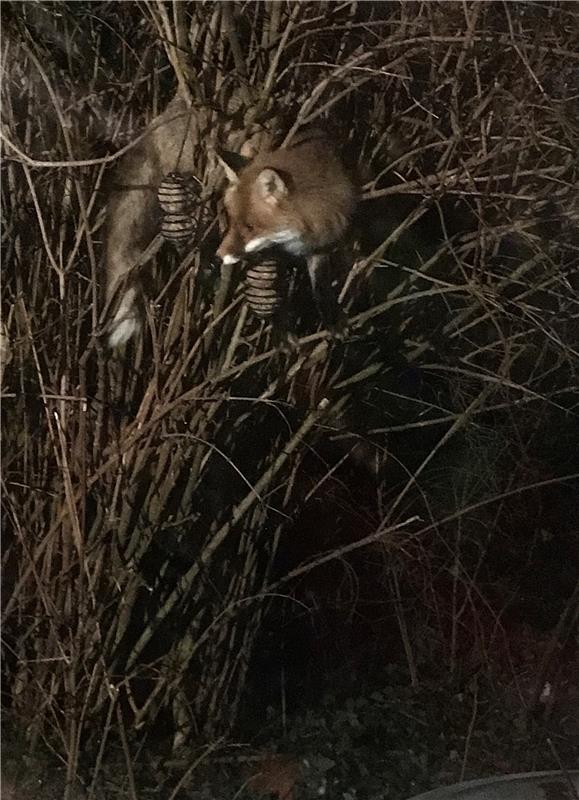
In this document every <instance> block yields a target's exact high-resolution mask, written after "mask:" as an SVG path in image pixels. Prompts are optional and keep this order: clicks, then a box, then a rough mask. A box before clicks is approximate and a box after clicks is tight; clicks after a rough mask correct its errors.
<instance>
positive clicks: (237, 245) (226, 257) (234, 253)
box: [217, 228, 245, 264]
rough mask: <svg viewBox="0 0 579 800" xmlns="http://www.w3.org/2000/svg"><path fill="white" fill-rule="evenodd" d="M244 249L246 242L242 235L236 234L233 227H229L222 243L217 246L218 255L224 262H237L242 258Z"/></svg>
mask: <svg viewBox="0 0 579 800" xmlns="http://www.w3.org/2000/svg"><path fill="white" fill-rule="evenodd" d="M244 251H245V248H244V242H243V241H242V239H241V237H240V236H238V235H236V232H235V230H234V229H233V228H229V230H228V231H227V232H226V233H225V236H224V237H223V240H222V242H221V244H220V245H219V247H218V248H217V256H218V257H219V258H220V259H221V260H222V261H223V263H224V264H235V263H236V262H237V261H240V260H241V258H242V256H243V253H244Z"/></svg>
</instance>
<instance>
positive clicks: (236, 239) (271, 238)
mask: <svg viewBox="0 0 579 800" xmlns="http://www.w3.org/2000/svg"><path fill="white" fill-rule="evenodd" d="M219 158H220V161H221V163H222V165H223V167H224V168H225V173H226V175H227V179H228V181H229V187H228V188H227V190H226V192H225V197H224V203H225V209H226V211H227V217H228V224H229V228H228V230H227V232H226V233H225V236H224V238H223V241H222V242H221V245H220V246H219V249H218V250H217V255H218V256H219V257H220V258H221V259H222V260H223V262H224V263H225V264H234V263H235V262H237V261H239V260H240V259H241V258H242V257H243V256H244V255H246V254H250V253H256V252H258V251H259V250H264V249H266V248H268V247H273V246H275V245H278V246H280V247H282V248H283V249H284V250H285V251H286V252H288V253H290V254H291V255H294V256H300V255H306V254H307V252H308V249H309V248H308V243H307V241H306V237H305V232H304V230H303V225H302V224H301V222H300V219H299V215H296V213H295V212H296V209H295V207H294V204H293V203H292V196H291V195H292V191H293V186H292V183H293V181H292V177H291V175H290V174H289V173H284V170H283V169H281V168H273V167H269V166H265V165H264V164H263V163H262V162H263V158H261V159H260V158H259V157H258V158H256V159H255V160H251V159H249V158H247V157H245V156H241V155H238V154H237V153H229V152H223V151H222V152H220V153H219Z"/></svg>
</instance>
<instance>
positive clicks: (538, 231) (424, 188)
mask: <svg viewBox="0 0 579 800" xmlns="http://www.w3.org/2000/svg"><path fill="white" fill-rule="evenodd" d="M4 6H6V8H4ZM575 13H576V9H574V8H573V7H572V6H571V5H567V4H565V3H560V4H559V3H549V4H540V3H520V4H497V3H490V2H482V3H472V4H470V5H465V4H454V3H452V4H451V3H438V2H429V3H426V2H416V3H401V4H399V5H387V4H373V3H355V2H353V3H342V4H339V3H293V4H291V3H290V4H285V3H275V2H272V3H238V4H235V5H232V4H229V3H216V4H200V3H191V4H185V3H177V4H174V5H172V6H170V5H166V4H164V3H161V2H147V3H144V4H142V5H141V4H139V5H136V4H135V5H133V4H113V5H112V6H108V5H107V4H99V3H97V4H83V3H79V4H77V5H75V7H74V8H72V7H71V6H66V8H65V9H63V10H62V11H61V12H58V13H57V12H56V10H55V7H52V6H50V5H48V4H46V5H44V4H40V5H39V4H3V14H4V16H5V31H6V34H5V37H4V39H5V40H4V52H3V60H4V64H5V65H6V74H5V80H4V83H3V92H4V102H3V127H2V140H3V144H4V164H3V173H4V180H3V186H2V195H3V204H4V227H3V245H4V252H3V255H4V276H3V289H2V312H3V320H4V323H5V324H6V329H7V332H8V336H9V339H10V343H11V351H12V361H11V363H10V364H8V365H7V368H6V372H5V374H4V385H3V435H4V455H3V503H4V527H5V534H4V537H5V550H4V561H3V565H4V569H5V573H6V576H7V585H6V588H5V590H4V619H5V622H4V631H5V648H6V664H7V671H8V674H9V676H10V679H9V683H8V686H7V687H6V688H7V691H8V692H9V693H10V696H11V702H12V707H13V710H14V712H15V713H16V715H17V716H18V717H19V719H20V720H21V721H22V722H23V723H24V724H25V726H26V727H27V728H28V731H29V733H30V735H31V737H32V738H34V737H36V736H42V737H48V738H50V739H51V740H52V741H53V742H57V743H58V744H57V747H58V748H59V751H60V752H61V753H66V754H67V758H68V769H69V772H70V775H73V774H74V772H75V770H76V767H77V760H78V758H79V754H80V752H81V748H82V747H84V745H85V744H86V741H87V737H89V735H90V732H91V730H92V731H94V729H95V727H94V726H95V725H97V726H98V729H99V737H98V738H99V740H100V744H99V746H98V747H97V748H96V751H97V761H96V765H97V772H98V766H99V764H100V761H99V759H100V758H102V754H103V752H104V749H105V747H106V742H107V737H108V736H109V734H110V733H111V731H113V730H116V731H117V732H119V731H120V732H121V741H123V742H124V741H125V738H124V734H123V733H122V731H123V730H124V726H125V725H127V724H130V725H131V726H132V727H136V728H137V729H140V728H142V729H144V730H148V729H149V728H150V727H151V726H152V725H153V724H154V722H155V720H157V719H158V718H159V716H160V715H162V714H164V713H166V712H167V711H170V712H171V714H172V720H173V722H172V725H173V731H174V739H175V743H179V742H181V741H183V740H184V738H185V737H186V736H188V735H189V734H190V733H191V731H193V732H199V731H202V730H204V731H210V732H216V731H226V730H228V729H229V728H230V726H231V725H232V724H233V722H234V721H235V718H236V714H237V711H238V706H239V700H240V697H241V693H242V690H243V687H244V682H245V679H246V674H247V668H248V663H249V659H250V656H251V653H252V649H253V646H254V642H255V637H256V635H257V633H258V631H259V628H260V623H261V620H262V616H263V613H264V610H265V608H266V604H267V602H268V598H269V597H270V596H272V595H274V594H275V593H276V592H280V591H283V590H284V587H285V586H287V584H288V582H289V580H287V581H284V580H282V582H281V584H280V583H278V582H277V579H276V578H274V577H273V576H272V564H273V563H274V560H275V556H276V553H277V551H278V549H279V547H280V543H281V542H283V536H284V532H285V531H287V530H288V529H289V528H290V526H291V523H292V519H293V518H295V516H296V515H297V514H298V512H299V511H300V509H301V508H302V507H303V504H304V503H305V502H309V500H310V499H311V497H310V495H311V494H312V492H310V495H307V494H306V492H305V491H304V488H303V481H301V480H300V476H301V465H302V463H303V460H304V458H305V457H306V456H307V455H308V454H309V453H310V452H311V451H312V450H315V449H317V448H319V447H321V445H322V443H324V442H326V441H328V438H329V437H330V436H333V435H335V434H336V431H337V430H339V431H341V432H342V433H343V432H344V431H350V432H353V433H355V434H356V435H357V436H358V437H361V439H362V440H363V441H368V440H370V441H371V442H372V443H373V446H374V447H375V450H376V452H379V453H380V452H382V453H385V454H386V455H385V456H383V457H381V459H380V464H379V467H380V469H379V471H378V472H379V475H378V477H377V478H376V480H377V490H376V497H377V498H379V502H377V501H376V502H375V504H374V505H373V512H372V513H373V514H374V520H375V525H374V527H373V529H372V530H370V531H369V532H366V534H365V536H364V539H363V540H361V541H360V540H356V539H355V537H354V541H350V542H349V544H348V545H347V546H342V547H341V549H340V550H339V553H333V554H330V555H328V556H327V557H328V558H330V557H337V556H338V555H340V556H342V555H344V553H347V552H349V551H350V550H351V549H353V548H358V547H361V546H362V545H363V544H371V543H372V542H376V541H380V542H382V544H383V546H384V547H385V548H386V552H387V553H388V554H390V555H392V554H394V553H396V554H397V558H399V559H400V563H407V562H406V561H405V554H408V553H413V558H414V559H415V564H416V565H417V566H416V568H418V565H420V569H422V570H423V576H426V577H425V579H424V581H423V583H422V587H423V589H424V591H426V590H427V589H428V587H431V588H432V586H433V585H434V579H433V574H434V573H433V568H432V562H429V557H430V556H429V553H430V552H431V551H430V550H429V546H430V545H429V546H427V542H429V541H430V540H431V535H432V533H433V531H438V532H440V536H441V537H442V540H443V541H444V547H445V548H446V549H447V550H448V552H449V553H450V554H451V556H450V561H452V560H453V556H452V554H454V570H455V571H454V573H452V574H454V576H455V578H456V580H457V581H458V582H459V583H460V584H461V585H462V586H463V587H464V586H467V595H468V593H469V592H470V591H471V588H472V586H474V585H476V578H477V563H478V562H477V560H476V558H474V559H472V560H471V561H469V566H468V570H467V567H464V569H463V566H462V555H463V551H462V549H461V543H460V541H459V540H460V536H461V530H462V528H461V525H463V524H464V522H465V521H466V520H471V521H472V519H474V520H475V522H477V521H478V522H481V520H483V518H484V521H483V522H481V524H482V525H483V526H488V529H489V530H492V529H493V524H494V521H493V514H494V513H495V512H494V510H495V509H496V508H497V504H499V503H501V502H502V500H503V499H504V498H506V497H508V496H511V495H515V494H516V495H521V493H527V494H531V493H532V492H534V491H535V490H536V488H537V487H539V486H542V485H543V484H546V483H550V484H553V485H558V484H560V483H562V482H564V481H565V480H570V479H571V478H572V477H573V475H572V474H571V473H573V472H574V470H573V469H572V468H570V469H563V470H560V471H558V472H557V471H555V472H553V474H550V475H549V476H548V477H545V476H544V475H535V476H534V477H532V479H529V477H528V474H527V476H524V475H519V476H518V477H517V480H516V482H515V483H514V484H509V480H508V476H507V472H506V470H505V469H504V468H502V469H501V471H500V472H498V473H497V472H495V470H494V467H493V464H492V458H493V453H496V449H497V440H496V437H494V439H493V444H492V447H491V448H489V447H488V446H487V444H483V445H482V448H483V455H482V457H480V458H479V455H477V450H476V447H480V446H481V442H483V440H484V436H485V431H487V432H488V431H490V430H492V429H493V428H494V429H495V431H501V433H500V436H501V437H503V439H502V441H505V447H507V446H508V444H507V443H508V439H509V437H511V438H513V439H516V440H517V441H518V442H519V444H521V448H522V450H523V451H524V450H525V442H528V441H529V440H530V439H531V438H532V428H533V424H534V422H533V420H536V424H537V425H539V426H540V425H542V424H543V423H542V419H543V418H546V417H547V416H548V415H549V414H551V415H552V416H557V415H559V416H561V415H565V414H567V415H568V416H567V417H566V419H567V421H568V422H569V425H571V422H572V421H573V424H574V425H575V426H576V424H577V423H576V416H574V411H573V407H574V405H575V399H574V390H573V388H572V387H573V386H576V378H577V375H576V364H577V355H578V354H577V337H576V331H577V310H578V308H577V296H576V291H577V273H576V264H577V254H578V247H579V235H578V231H579V228H578V226H579V218H578V213H577V195H576V186H577V177H578V176H577V158H576V152H577V133H578V125H579V114H578V111H577V100H578V95H579V77H578V75H579V62H578V60H577V53H576V34H575V33H574V31H575V30H576V29H575V28H574V26H575V25H576V22H577V20H576V18H575V17H574V15H575ZM175 83H177V85H178V86H179V88H180V90H181V91H182V92H183V94H184V95H185V96H189V97H190V98H193V99H194V100H195V101H196V102H201V103H205V104H207V105H209V106H211V104H213V103H217V104H219V103H224V102H225V99H224V98H226V97H227V96H228V94H229V93H230V92H231V91H232V90H233V89H235V90H237V91H239V90H241V91H242V93H243V96H244V102H243V105H242V110H243V113H240V115H239V117H235V118H234V119H232V120H231V129H232V133H231V136H232V137H233V138H235V136H238V141H239V142H241V141H242V140H243V135H244V131H246V130H247V127H248V126H249V125H250V124H252V123H254V122H255V121H256V120H257V121H261V122H263V123H264V124H267V125H270V126H271V125H273V126H274V127H277V128H278V129H279V130H282V131H283V132H285V133H289V132H291V130H294V129H295V128H296V127H298V126H300V125H306V124H311V123H322V124H328V125H329V126H331V128H332V129H335V130H336V131H338V132H339V133H340V135H341V136H342V138H344V139H345V140H346V141H348V142H349V146H350V151H351V153H353V154H354V157H355V160H356V161H357V163H358V165H359V167H360V169H361V172H362V174H363V175H364V180H365V181H366V184H365V187H364V191H365V198H366V200H367V201H368V203H369V204H370V205H369V206H368V207H369V208H371V213H372V217H371V219H372V220H373V222H372V230H371V231H369V234H370V233H371V234H372V235H371V236H370V235H369V237H368V238H369V243H366V252H364V253H360V254H359V256H358V258H357V261H356V263H355V264H354V266H353V268H352V270H351V272H350V274H349V276H348V278H347V280H346V283H345V285H344V288H343V291H342V299H343V302H344V304H345V306H346V308H348V309H349V316H350V337H349V338H348V339H347V341H346V342H345V343H344V344H337V343H333V342H332V341H331V340H329V339H328V337H327V334H326V332H324V331H320V330H317V331H316V329H315V321H314V319H315V317H314V315H313V314H309V313H307V312H306V313H304V314H303V316H302V318H301V319H299V320H298V323H297V324H298V334H299V348H298V349H297V351H296V352H295V353H293V354H291V355H287V354H283V353H282V354H280V353H279V352H278V351H277V350H276V349H275V348H274V347H273V345H272V340H271V333H270V331H269V330H268V329H267V328H265V327H263V326H262V324H261V323H258V322H257V321H254V320H252V319H251V318H249V317H248V315H247V310H246V308H245V306H244V303H243V297H242V294H241V289H240V287H236V286H233V287H232V292H230V293H229V294H228V293H227V289H228V288H229V287H224V286H223V284H221V283H219V281H218V270H217V269H215V267H214V266H213V265H212V263H211V260H210V259H208V258H207V256H204V255H202V253H203V252H204V249H203V247H202V244H203V242H202V239H203V237H204V236H205V237H206V241H210V237H211V236H214V234H215V225H214V220H215V219H216V218H217V214H218V197H219V189H220V187H219V186H218V179H217V177H216V175H215V173H214V171H213V169H212V162H211V160H210V158H209V155H208V153H201V154H200V177H201V178H202V180H203V182H204V184H205V186H208V187H211V188H212V187H215V192H214V193H213V194H212V195H211V197H210V201H209V202H210V214H209V217H208V224H207V227H206V229H204V230H202V231H201V232H200V234H199V241H198V242H197V245H198V246H195V247H193V248H192V249H190V250H188V252H187V253H186V255H185V256H177V255H175V254H174V253H170V252H165V249H164V250H163V252H162V253H161V255H159V256H158V257H157V260H156V268H157V270H158V273H159V274H156V273H155V274H153V279H152V280H147V284H150V285H151V286H152V287H154V288H153V289H151V290H150V292H149V304H148V330H147V332H146V335H145V337H144V339H143V342H141V343H140V344H139V345H138V346H136V347H135V348H134V349H133V350H131V351H130V353H129V354H128V363H121V362H118V361H116V360H115V359H114V358H113V357H112V356H111V354H110V353H109V352H107V350H106V348H105V347H104V344H103V338H102V319H101V312H102V302H101V296H100V293H99V284H100V282H101V280H102V278H101V270H100V263H101V259H102V244H103V241H102V240H103V219H104V212H103V208H104V200H105V198H106V191H105V189H104V187H105V186H106V180H107V178H108V175H109V168H111V167H112V166H113V165H114V163H115V161H116V153H117V152H118V151H119V150H120V149H121V148H123V147H126V146H131V143H132V142H133V141H135V139H136V138H137V137H138V136H139V133H140V131H141V129H142V128H143V126H144V125H145V124H146V123H147V122H148V121H150V119H151V118H152V116H154V114H155V113H156V112H157V111H159V110H160V109H161V108H162V107H163V105H164V104H165V103H166V101H167V100H168V98H169V97H170V96H171V92H172V91H173V90H174V87H175ZM369 213H370V212H369ZM368 219H370V216H369V217H368ZM368 250H369V251H371V252H368ZM163 276H164V277H163ZM401 365H403V369H404V370H406V371H407V374H409V373H410V372H412V374H413V375H414V376H415V377H416V380H417V381H418V382H419V383H420V384H421V386H425V385H428V387H433V386H434V387H435V388H429V389H428V391H427V392H425V393H422V391H421V390H418V391H415V389H414V388H407V389H403V388H401V387H400V385H399V384H398V383H397V380H398V376H399V375H400V374H401ZM402 371H403V370H402ZM425 398H426V399H425ZM368 409H370V411H368ZM523 418H524V420H525V426H524V429H523V428H521V427H520V426H518V425H517V421H518V420H522V419H523ZM545 424H547V423H545ZM562 430H563V432H562V434H561V435H562V436H563V437H565V436H570V435H571V434H570V433H568V434H566V433H565V432H564V428H563V429H562ZM570 430H572V428H570ZM575 430H576V427H575ZM477 432H478V433H479V434H480V435H478V437H477V436H476V435H475V434H477ZM469 437H471V438H470V439H469ZM473 437H474V438H473ZM393 441H395V442H396V444H395V445H393V444H392V442H393ZM468 441H476V443H477V444H476V447H475V448H473V447H468V446H465V442H468ZM417 443H418V446H417ZM425 443H427V444H428V446H427V447H425ZM456 443H459V445H457V446H459V447H460V448H464V450H463V453H462V456H461V461H460V465H459V466H458V467H457V470H458V471H459V472H460V473H461V474H462V475H463V478H461V480H459V481H453V479H452V478H450V479H447V478H446V477H445V478H444V484H445V488H446V487H448V485H449V481H450V484H451V485H453V486H455V487H458V488H456V491H455V494H457V496H456V497H455V498H454V499H453V501H452V502H451V501H450V500H449V497H448V495H445V497H444V498H442V495H441V494H440V492H438V493H437V488H436V479H433V470H436V469H438V468H439V466H440V464H441V459H444V458H446V457H447V453H448V452H449V449H450V451H451V452H454V451H453V449H452V448H453V447H454V446H455V444H456ZM350 446H351V445H350ZM409 448H414V449H415V453H416V457H415V458H414V459H411V460H410V461H411V462H412V466H411V467H409V466H408V465H404V464H402V467H401V471H400V473H399V474H398V475H397V477H396V480H392V481H391V482H389V478H388V476H391V473H390V472H388V468H389V466H390V465H391V464H392V460H393V459H394V460H396V461H398V462H400V461H401V460H402V461H403V460H404V454H405V453H408V452H409ZM366 452H367V451H366ZM473 461H476V463H474V464H473ZM442 463H444V461H443V462H442ZM385 465H386V471H384V469H385ZM473 467H474V469H473ZM481 472H482V473H484V474H483V475H482V477H481V482H480V483H479V485H477V486H476V488H475V490H473V491H474V494H473V495H472V496H471V495H470V494H469V491H470V489H469V488H468V485H469V481H471V482H472V481H473V478H472V476H473V475H475V476H476V475H477V474H478V475H480V474H481ZM464 475H468V476H470V477H469V478H468V479H466V478H464ZM385 476H386V477H385ZM574 477H575V478H576V477H577V476H576V475H575V476H574ZM325 483H326V482H325V481H324V480H321V481H320V482H319V486H318V487H316V488H315V489H314V490H313V493H314V494H315V493H316V492H320V491H323V487H324V485H325ZM461 492H464V493H463V494H461ZM525 496H527V495H525ZM372 502H373V503H374V501H372ZM477 546H478V545H477ZM481 557H482V556H481ZM319 558H324V557H323V556H321V557H320V556H318V560H319ZM310 566H311V565H302V566H301V567H298V568H297V572H298V573H299V570H300V569H301V570H302V573H303V572H304V571H307V570H308V569H309V568H310ZM444 568H445V569H446V568H447V567H446V566H445V567H444ZM469 587H471V588H469ZM462 596H463V599H464V594H463V595H462ZM468 596H470V595H468ZM400 619H403V616H402V617H400ZM453 619H454V621H455V622H456V621H457V620H459V613H458V610H457V608H456V607H455V608H454V612H453ZM404 635H405V637H406V644H407V655H408V659H409V663H410V665H411V668H412V670H413V674H414V676H415V677H416V666H415V663H414V661H415V652H414V647H415V645H414V644H413V643H412V641H411V639H412V636H409V634H408V632H406V633H405V634H404ZM451 635H452V636H456V630H454V631H453V632H452V633H451ZM456 652H457V650H456V646H453V648H452V653H453V655H452V657H453V658H454V657H455V656H456ZM128 721H130V722H128ZM127 768H128V769H129V759H127Z"/></svg>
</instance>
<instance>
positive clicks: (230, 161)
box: [215, 148, 251, 183]
mask: <svg viewBox="0 0 579 800" xmlns="http://www.w3.org/2000/svg"><path fill="white" fill-rule="evenodd" d="M215 152H216V154H217V159H218V160H219V163H220V164H221V166H222V167H223V169H224V170H225V174H226V175H227V180H228V181H229V183H238V182H239V173H240V172H241V170H242V169H243V168H244V167H246V166H247V165H248V164H249V163H250V161H251V159H250V158H246V156H242V155H240V154H239V153H232V152H231V151H230V150H221V149H219V148H218V149H217V150H216V151H215Z"/></svg>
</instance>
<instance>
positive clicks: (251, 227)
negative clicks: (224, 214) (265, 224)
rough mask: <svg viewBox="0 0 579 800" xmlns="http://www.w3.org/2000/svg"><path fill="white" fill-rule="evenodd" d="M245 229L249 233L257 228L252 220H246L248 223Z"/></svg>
mask: <svg viewBox="0 0 579 800" xmlns="http://www.w3.org/2000/svg"><path fill="white" fill-rule="evenodd" d="M245 230H246V232H247V233H253V231H254V230H255V228H254V226H253V225H252V224H251V223H250V222H246V224H245Z"/></svg>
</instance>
